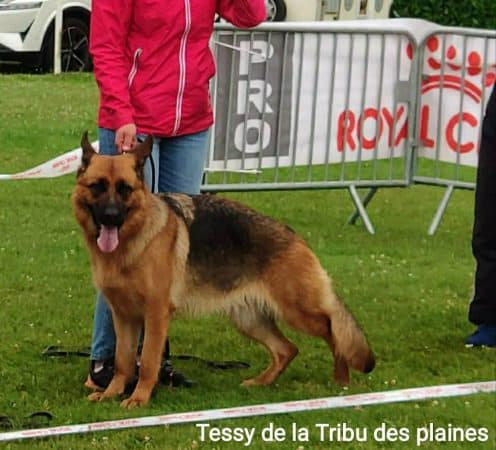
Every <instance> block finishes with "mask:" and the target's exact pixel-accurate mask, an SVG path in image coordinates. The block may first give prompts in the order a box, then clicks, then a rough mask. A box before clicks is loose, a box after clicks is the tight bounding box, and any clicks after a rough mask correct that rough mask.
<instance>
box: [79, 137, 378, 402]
mask: <svg viewBox="0 0 496 450" xmlns="http://www.w3.org/2000/svg"><path fill="white" fill-rule="evenodd" d="M152 143H153V138H151V137H148V138H147V139H146V141H145V142H144V143H142V144H138V145H137V147H136V148H135V150H134V151H133V152H131V153H125V154H122V155H119V156H101V155H98V154H97V153H96V152H95V150H94V149H93V148H92V146H91V144H90V143H89V141H88V136H87V133H85V134H84V136H83V138H82V141H81V147H82V164H81V166H80V168H79V170H78V173H77V184H76V187H75V188H74V191H73V195H72V204H73V209H74V214H75V217H76V220H77V222H78V223H79V225H80V226H81V228H82V231H83V235H84V239H85V242H86V245H87V247H88V250H89V253H90V255H91V268H92V275H93V282H94V284H95V286H96V288H97V289H99V290H101V291H102V292H103V294H104V295H105V297H106V298H107V300H108V303H109V306H110V309H111V311H112V317H113V321H114V328H115V332H116V338H117V342H116V354H115V374H114V377H113V379H112V381H111V382H110V384H109V386H108V387H107V389H106V390H105V391H103V392H95V393H93V394H91V395H90V397H89V398H90V400H93V401H98V400H103V399H106V398H110V397H114V396H117V395H120V394H122V393H123V392H124V388H125V386H126V384H127V383H128V382H129V381H130V380H131V379H132V377H133V375H134V370H135V358H136V351H137V342H138V336H139V334H140V331H141V329H142V327H143V328H144V343H143V350H142V354H141V365H140V369H139V379H138V384H137V385H136V388H135V389H134V391H133V393H132V394H131V396H130V397H129V398H128V399H126V400H124V401H123V402H122V404H121V405H122V406H123V407H127V408H130V407H134V406H140V405H145V404H147V402H148V401H149V399H150V395H151V393H152V389H153V388H154V386H155V384H156V382H157V378H158V373H159V367H160V362H161V356H162V351H163V347H164V343H165V340H166V337H167V331H168V328H169V324H170V321H171V319H172V316H173V314H176V313H191V314H201V313H210V312H215V311H216V312H222V313H225V314H226V315H227V316H228V317H230V319H231V320H232V321H233V322H234V324H235V326H236V327H237V328H238V330H239V331H240V332H241V333H242V334H244V335H246V336H247V337H249V338H251V339H253V340H255V341H257V342H259V343H261V344H263V345H264V346H265V347H266V348H267V350H268V351H269V353H270V356H271V362H270V364H269V366H268V367H267V368H266V369H265V370H264V371H263V372H262V373H260V374H259V375H257V376H255V377H254V378H250V379H248V380H245V381H244V382H243V384H244V385H266V384H270V383H272V382H273V381H274V380H275V379H276V378H277V377H278V376H279V375H280V374H281V373H282V372H283V371H284V370H285V369H286V367H287V366H288V364H289V363H290V362H291V360H292V359H293V358H294V357H295V356H296V354H297V353H298V349H297V347H296V346H295V345H294V344H293V343H292V342H291V341H289V340H288V339H287V338H286V337H285V336H284V335H283V334H282V332H281V331H280V330H279V328H278V327H277V325H276V320H282V321H285V322H286V323H287V324H288V325H289V326H290V327H292V328H294V329H296V330H298V331H301V332H304V333H306V334H309V335H311V336H317V337H321V338H323V339H324V340H325V342H326V343H327V344H328V346H329V347H330V350H331V351H332V354H333V356H334V379H335V380H336V382H338V383H340V384H346V383H348V382H349V368H350V367H351V368H353V369H355V370H358V371H361V372H365V373H367V372H369V371H371V370H372V369H373V368H374V364H375V361H374V355H373V353H372V351H371V350H370V348H369V345H368V343H367V340H366V338H365V336H364V334H363V332H362V330H361V329H360V327H359V325H358V324H357V322H356V321H355V320H354V318H353V316H352V315H351V313H350V312H349V311H348V310H347V308H346V307H345V305H344V304H343V303H342V302H341V301H340V300H339V299H338V298H337V296H336V294H335V293H334V292H333V289H332V284H331V280H330V279H329V277H328V275H327V274H326V272H325V271H324V269H323V268H322V266H321V265H320V263H319V261H318V259H317V257H316V256H315V255H314V253H313V252H312V251H311V250H310V249H309V247H308V246H307V244H306V243H305V242H304V241H303V239H301V238H300V237H298V236H297V235H296V234H295V233H294V231H293V230H291V229H290V228H288V227H287V226H285V225H283V224H281V223H279V222H277V221H276V220H274V219H271V218H269V217H267V216H264V215H262V214H259V213H257V212H255V211H254V210H252V209H250V208H248V207H247V206H244V205H242V204H240V203H237V202H235V201H231V200H227V199H225V198H221V197H218V196H216V195H208V194H203V195H194V196H188V195H184V194H159V195H153V194H151V193H150V192H149V191H148V190H147V188H146V186H145V183H144V175H143V166H144V162H145V160H146V158H147V157H148V156H149V154H150V152H151V147H152Z"/></svg>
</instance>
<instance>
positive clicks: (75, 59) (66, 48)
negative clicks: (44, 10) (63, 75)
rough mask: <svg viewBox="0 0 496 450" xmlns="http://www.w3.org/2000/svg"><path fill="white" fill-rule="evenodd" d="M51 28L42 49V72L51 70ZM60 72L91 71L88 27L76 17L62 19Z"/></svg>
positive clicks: (52, 42) (52, 35)
mask: <svg viewBox="0 0 496 450" xmlns="http://www.w3.org/2000/svg"><path fill="white" fill-rule="evenodd" d="M53 45H54V32H53V27H51V30H49V32H48V33H47V38H46V39H45V43H44V45H43V49H42V63H41V69H42V71H43V72H49V71H52V70H53ZM61 59H62V60H61V70H62V72H84V71H88V70H91V66H92V64H91V58H90V53H89V27H88V24H87V23H85V22H84V21H83V20H81V19H78V18H76V17H68V18H64V23H63V28H62V49H61Z"/></svg>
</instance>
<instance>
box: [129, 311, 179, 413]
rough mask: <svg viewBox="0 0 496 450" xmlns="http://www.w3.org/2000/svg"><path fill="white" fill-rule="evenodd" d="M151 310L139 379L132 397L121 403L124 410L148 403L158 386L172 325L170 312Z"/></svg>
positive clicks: (147, 315)
mask: <svg viewBox="0 0 496 450" xmlns="http://www.w3.org/2000/svg"><path fill="white" fill-rule="evenodd" d="M160 309H161V308H153V307H151V308H149V309H148V310H147V312H146V313H145V338H144V340H143V351H142V353H141V359H140V369H139V379H138V384H137V385H136V388H135V389H134V392H133V393H132V395H131V397H129V398H128V399H126V400H124V401H123V402H122V403H121V406H122V407H123V408H134V407H135V406H143V405H146V404H147V403H148V401H149V400H150V396H151V394H152V390H153V388H154V387H155V385H156V384H157V381H158V373H159V370H160V362H161V360H162V354H163V351H164V345H165V340H166V337H167V332H168V328H169V323H170V312H169V311H168V310H164V309H163V308H162V310H160Z"/></svg>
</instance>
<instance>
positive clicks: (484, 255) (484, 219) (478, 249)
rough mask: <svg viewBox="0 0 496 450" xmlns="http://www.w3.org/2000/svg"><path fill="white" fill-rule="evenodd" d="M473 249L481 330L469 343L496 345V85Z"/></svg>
mask: <svg viewBox="0 0 496 450" xmlns="http://www.w3.org/2000/svg"><path fill="white" fill-rule="evenodd" d="M472 250H473V254H474V257H475V260H476V263H477V266H476V272H475V291H474V298H473V300H472V302H471V303H470V308H469V320H470V322H472V323H474V324H475V325H477V326H478V329H477V330H476V332H475V333H474V334H472V335H471V336H470V337H469V338H468V339H467V340H466V344H467V345H469V346H470V345H473V346H480V345H486V346H496V86H495V87H494V88H493V92H492V94H491V97H490V99H489V102H488V106H487V110H486V115H485V117H484V121H483V124H482V139H481V143H480V150H479V164H478V169H477V185H476V190H475V217H474V229H473V236H472Z"/></svg>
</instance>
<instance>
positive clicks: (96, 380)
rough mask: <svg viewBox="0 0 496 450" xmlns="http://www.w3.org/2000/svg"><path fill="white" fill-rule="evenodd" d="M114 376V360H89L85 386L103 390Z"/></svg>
mask: <svg viewBox="0 0 496 450" xmlns="http://www.w3.org/2000/svg"><path fill="white" fill-rule="evenodd" d="M113 376H114V360H113V359H106V360H104V361H95V360H91V361H90V373H89V375H88V379H87V380H86V383H85V386H86V387H88V388H90V389H94V390H104V389H105V388H106V387H107V386H108V385H109V384H110V381H112V378H113Z"/></svg>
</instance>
